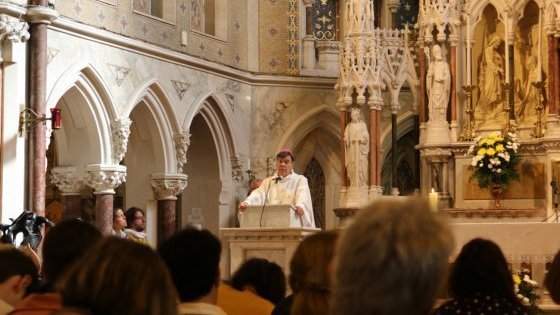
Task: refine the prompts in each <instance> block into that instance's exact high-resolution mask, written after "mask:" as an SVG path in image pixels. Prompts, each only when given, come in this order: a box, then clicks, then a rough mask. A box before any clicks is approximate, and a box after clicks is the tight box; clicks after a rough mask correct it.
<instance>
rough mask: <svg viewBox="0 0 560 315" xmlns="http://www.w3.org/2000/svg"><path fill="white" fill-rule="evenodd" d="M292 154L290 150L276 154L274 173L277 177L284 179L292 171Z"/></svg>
mask: <svg viewBox="0 0 560 315" xmlns="http://www.w3.org/2000/svg"><path fill="white" fill-rule="evenodd" d="M294 160H295V159H294V154H293V153H292V150H290V149H288V148H284V149H282V150H280V152H278V154H276V171H277V173H278V175H280V176H282V177H286V176H288V175H290V174H291V173H292V170H293V169H294Z"/></svg>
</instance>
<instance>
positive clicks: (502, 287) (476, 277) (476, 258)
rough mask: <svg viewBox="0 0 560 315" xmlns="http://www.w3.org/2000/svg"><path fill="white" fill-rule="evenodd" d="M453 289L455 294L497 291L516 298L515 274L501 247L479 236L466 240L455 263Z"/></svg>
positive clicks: (452, 272)
mask: <svg viewBox="0 0 560 315" xmlns="http://www.w3.org/2000/svg"><path fill="white" fill-rule="evenodd" d="M449 289H450V290H451V293H452V294H453V295H454V296H455V297H475V296H476V295H477V294H496V295H499V296H503V297H507V298H511V299H512V300H516V298H515V296H514V293H513V278H512V276H511V272H510V271H509V269H508V265H507V261H506V258H505V257H504V254H503V253H502V250H501V249H500V247H499V246H498V245H497V244H496V243H494V242H492V241H489V240H485V239H482V238H475V239H473V240H471V241H470V242H468V243H467V244H465V245H464V246H463V248H462V249H461V252H460V253H459V255H458V256H457V258H456V259H455V262H454V263H453V269H452V271H451V276H450V278H449Z"/></svg>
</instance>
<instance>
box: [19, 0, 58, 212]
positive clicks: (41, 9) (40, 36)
mask: <svg viewBox="0 0 560 315" xmlns="http://www.w3.org/2000/svg"><path fill="white" fill-rule="evenodd" d="M31 4H32V6H30V8H29V9H28V10H27V15H26V19H27V21H28V23H29V24H30V25H31V28H30V34H31V38H30V40H29V75H28V77H29V85H28V87H29V105H30V108H31V109H33V111H34V112H35V113H36V114H37V115H39V116H44V115H46V114H45V112H46V98H47V26H48V25H49V24H50V23H51V21H53V20H54V19H56V17H58V14H57V13H56V11H54V10H51V9H49V8H48V7H47V6H48V3H47V0H32V1H31ZM30 145H31V147H30V150H29V164H30V165H31V169H30V171H29V187H30V191H29V196H30V198H31V202H30V205H29V206H30V209H31V210H32V211H34V212H35V213H36V214H37V215H41V216H44V215H45V183H46V180H45V179H46V174H45V172H46V161H47V157H46V151H47V148H46V127H45V124H41V123H40V124H37V125H35V128H34V129H33V130H32V131H31V137H30Z"/></svg>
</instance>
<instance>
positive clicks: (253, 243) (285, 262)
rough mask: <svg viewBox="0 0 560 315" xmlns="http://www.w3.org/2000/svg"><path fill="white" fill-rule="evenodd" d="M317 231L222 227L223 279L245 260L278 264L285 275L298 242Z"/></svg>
mask: <svg viewBox="0 0 560 315" xmlns="http://www.w3.org/2000/svg"><path fill="white" fill-rule="evenodd" d="M318 231H320V229H316V228H242V229H237V228H223V229H220V234H221V239H222V248H223V250H222V263H221V266H222V278H223V279H229V277H230V275H231V274H232V273H233V272H234V271H235V270H237V268H239V266H240V265H241V263H242V262H243V261H244V260H246V259H247V258H251V257H258V258H265V259H268V260H270V261H273V262H275V263H277V264H278V265H280V267H282V269H283V270H284V272H285V273H286V276H287V275H288V273H289V269H290V260H291V259H292V256H293V255H294V252H295V250H296V248H297V246H298V245H299V242H300V241H301V240H302V239H303V238H305V237H306V236H308V235H311V234H314V233H316V232H318Z"/></svg>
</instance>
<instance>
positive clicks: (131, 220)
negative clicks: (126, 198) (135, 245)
mask: <svg viewBox="0 0 560 315" xmlns="http://www.w3.org/2000/svg"><path fill="white" fill-rule="evenodd" d="M124 216H125V218H126V227H127V228H126V229H124V232H125V233H126V238H128V239H131V240H133V241H135V242H139V243H142V244H146V245H147V244H148V234H146V232H145V231H146V214H145V213H144V210H142V209H140V208H138V207H130V208H128V209H127V210H126V212H125V213H124Z"/></svg>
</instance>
